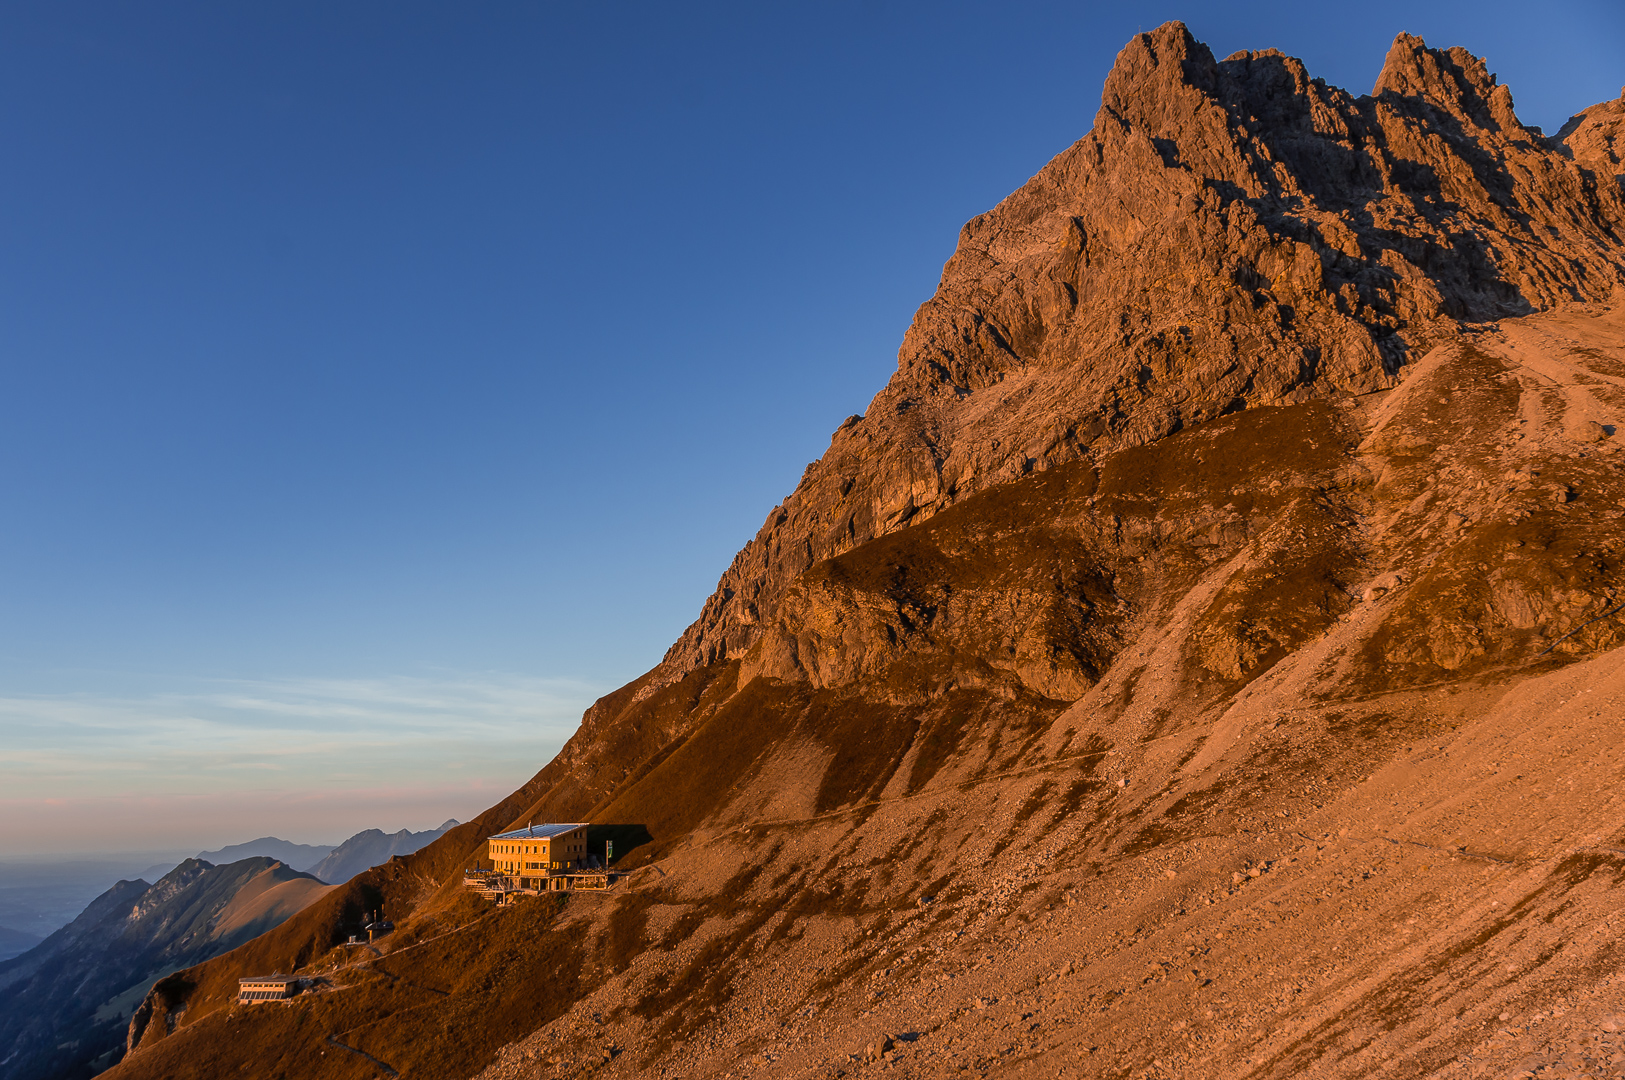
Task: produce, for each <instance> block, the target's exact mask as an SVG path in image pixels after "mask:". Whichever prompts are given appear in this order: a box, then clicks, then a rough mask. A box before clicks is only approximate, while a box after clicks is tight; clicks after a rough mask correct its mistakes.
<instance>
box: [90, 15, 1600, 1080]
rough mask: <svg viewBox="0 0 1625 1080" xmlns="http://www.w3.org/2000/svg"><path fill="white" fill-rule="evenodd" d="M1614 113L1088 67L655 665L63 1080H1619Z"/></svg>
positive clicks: (1139, 54) (1174, 65)
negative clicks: (490, 888)
mask: <svg viewBox="0 0 1625 1080" xmlns="http://www.w3.org/2000/svg"><path fill="white" fill-rule="evenodd" d="M1618 115H1619V110H1618V109H1617V108H1615V107H1614V106H1613V105H1608V106H1598V107H1596V108H1593V109H1590V110H1587V111H1586V112H1585V113H1582V114H1580V115H1579V117H1577V119H1576V120H1575V121H1574V122H1572V123H1571V124H1569V125H1567V126H1566V127H1565V128H1564V130H1563V132H1562V133H1560V135H1559V136H1554V137H1551V138H1548V137H1546V136H1545V135H1543V134H1542V133H1541V132H1539V131H1537V130H1535V129H1532V128H1527V127H1525V126H1524V125H1522V124H1521V123H1520V122H1519V121H1518V119H1517V116H1516V114H1515V111H1514V108H1513V101H1512V97H1511V95H1510V93H1509V92H1508V91H1507V89H1506V88H1505V87H1503V86H1499V85H1497V83H1496V81H1495V79H1494V77H1493V76H1492V75H1490V74H1489V72H1488V70H1487V69H1486V67H1485V64H1484V62H1483V61H1481V60H1479V59H1477V58H1475V57H1473V56H1471V55H1469V54H1468V53H1466V52H1465V51H1463V50H1460V49H1450V50H1436V49H1430V48H1427V47H1426V46H1425V45H1424V44H1423V43H1422V42H1421V41H1419V40H1417V39H1415V38H1412V37H1409V36H1406V35H1401V36H1400V37H1399V38H1398V39H1397V40H1396V41H1395V43H1394V46H1393V48H1392V50H1391V51H1390V53H1389V55H1388V58H1387V62H1386V64H1385V65H1384V68H1383V71H1382V74H1381V76H1380V77H1379V79H1378V81H1377V84H1376V87H1375V89H1374V91H1373V92H1372V93H1371V94H1369V95H1366V96H1362V97H1356V96H1354V95H1351V94H1349V93H1347V92H1345V91H1342V90H1339V89H1336V88H1334V87H1330V86H1327V85H1326V84H1325V83H1324V82H1322V81H1320V80H1317V79H1314V78H1312V77H1310V75H1309V74H1308V73H1307V72H1306V71H1305V70H1304V67H1303V65H1302V64H1301V63H1300V62H1299V61H1297V60H1295V59H1293V58H1291V57H1288V56H1284V55H1282V54H1280V53H1277V52H1274V51H1265V52H1251V53H1238V54H1236V55H1235V56H1232V57H1229V58H1227V59H1225V60H1222V61H1218V60H1215V59H1214V58H1213V56H1212V55H1211V54H1210V53H1209V51H1208V50H1207V49H1206V48H1205V47H1204V46H1202V45H1201V44H1199V43H1198V42H1196V41H1194V40H1193V39H1192V38H1191V36H1190V35H1189V34H1188V33H1187V31H1186V30H1185V28H1184V27H1183V26H1181V25H1179V24H1177V23H1170V24H1168V25H1165V26H1163V27H1161V28H1159V29H1158V30H1156V31H1155V32H1152V33H1148V34H1141V35H1138V36H1136V37H1135V38H1134V39H1133V40H1132V41H1130V42H1129V44H1128V45H1127V46H1126V47H1125V48H1124V50H1123V51H1122V53H1121V54H1120V56H1119V57H1118V61H1117V64H1116V66H1115V67H1114V69H1113V70H1112V72H1111V75H1110V77H1109V78H1108V80H1107V83H1106V87H1105V93H1104V95H1103V101H1102V105H1101V108H1100V110H1099V112H1098V113H1097V114H1096V116H1095V120H1094V126H1093V127H1092V128H1091V129H1090V131H1089V132H1088V133H1087V134H1086V135H1085V136H1084V137H1083V138H1082V139H1081V140H1080V141H1079V142H1077V143H1076V144H1074V145H1073V146H1072V147H1070V148H1069V149H1067V150H1065V151H1064V152H1063V153H1061V154H1060V155H1059V156H1058V157H1056V158H1055V159H1054V160H1053V161H1051V162H1050V163H1049V164H1048V165H1046V166H1045V167H1044V168H1043V169H1042V170H1040V171H1039V173H1038V174H1037V175H1036V176H1035V177H1033V179H1032V180H1031V181H1029V182H1028V183H1027V184H1026V185H1024V186H1023V187H1022V188H1021V189H1020V190H1019V191H1017V192H1016V193H1014V194H1013V195H1011V196H1010V197H1009V198H1007V199H1006V200H1004V201H1003V202H1002V203H1000V204H999V206H997V207H995V208H994V209H993V210H991V211H989V212H988V213H986V214H984V215H982V216H980V217H978V218H976V219H975V220H973V221H971V222H970V223H969V224H968V225H966V226H965V229H964V231H963V232H962V234H961V237H960V242H959V246H958V249H957V251H956V252H955V254H954V256H953V257H952V258H951V259H950V260H949V262H948V264H947V265H946V267H945V268H944V271H943V276H942V283H941V285H940V287H939V289H938V291H937V293H936V295H935V296H934V297H933V298H932V299H931V300H930V301H928V302H927V303H926V304H925V305H923V306H922V307H921V308H920V310H919V311H918V312H917V313H916V315H915V318H914V321H913V324H912V325H911V326H910V328H909V330H908V332H907V334H906V336H905V338H904V342H903V346H902V349H901V351H900V354H899V361H898V368H897V372H896V374H895V375H894V376H893V378H892V379H891V381H890V382H889V383H888V385H887V386H886V387H885V388H884V389H883V390H882V391H881V392H880V393H879V394H878V395H877V396H876V397H875V399H874V401H873V403H872V405H871V406H870V408H869V410H868V412H867V413H866V414H865V415H863V416H857V417H852V418H851V419H849V420H848V421H847V422H845V423H844V424H842V425H841V426H840V428H839V429H838V430H837V431H836V432H835V435H834V437H833V439H832V440H831V445H830V448H829V450H828V452H827V453H826V454H825V455H824V457H823V458H822V459H820V460H819V461H817V462H814V463H813V464H812V465H810V466H809V467H808V469H807V471H806V474H805V475H804V477H803V478H802V481H801V483H800V484H799V485H798V487H797V488H796V490H795V492H793V493H792V494H791V495H790V497H789V498H787V499H786V500H785V501H784V503H783V504H781V505H780V506H778V507H776V508H775V509H774V510H773V511H772V512H771V513H770V514H769V516H768V518H767V521H766V523H765V525H764V526H763V528H762V530H761V532H760V533H759V534H758V535H757V536H756V537H755V539H753V540H752V541H751V542H750V543H749V544H747V545H746V547H745V548H744V550H743V551H741V552H740V554H739V556H738V557H737V558H736V559H735V561H734V563H733V565H732V566H731V567H730V568H729V570H728V571H727V573H726V574H725V575H724V576H723V579H722V581H721V583H720V584H719V587H718V589H717V592H716V593H715V595H713V596H712V597H711V599H710V600H709V601H707V603H706V605H705V607H704V610H703V611H702V612H701V614H700V617H699V619H698V620H697V621H696V622H695V623H694V625H693V626H691V627H690V628H689V629H688V630H687V631H686V632H685V633H684V634H683V636H682V638H681V639H680V640H679V641H678V642H677V643H676V644H675V645H674V646H673V647H672V649H671V651H670V652H669V653H668V655H667V656H666V658H665V659H664V660H663V661H662V663H661V664H660V665H659V666H657V667H656V668H655V669H654V670H652V671H650V672H649V673H648V674H646V675H644V676H643V677H642V678H639V679H638V680H636V681H634V682H633V683H631V684H629V685H627V686H625V687H623V688H621V689H620V690H618V691H615V692H614V693H612V694H610V695H608V696H606V697H605V698H603V699H601V700H600V701H599V702H597V703H596V704H595V705H594V706H593V707H592V708H591V709H590V710H588V712H587V714H586V716H585V717H584V719H583V722H582V725H581V728H580V730H579V731H578V732H577V734H576V735H575V737H574V738H573V739H572V740H571V741H570V742H569V744H568V745H567V746H566V747H565V749H564V750H563V751H562V752H561V753H560V754H559V755H558V756H557V757H556V758H555V759H554V760H553V761H551V762H549V763H548V764H547V765H546V767H545V768H543V769H542V770H541V772H539V773H538V774H537V775H536V776H535V777H534V778H533V779H532V780H531V781H530V782H529V783H527V784H526V785H525V786H524V787H522V788H521V789H519V790H518V791H516V792H514V793H513V794H512V795H511V796H509V797H508V798H507V799H505V800H503V801H502V802H501V803H500V804H498V805H497V806H495V807H492V808H491V809H490V810H488V811H487V812H486V813H485V814H483V815H482V816H481V817H480V818H479V819H478V820H476V821H473V822H469V823H467V824H465V825H462V826H459V827H457V828H454V829H452V830H450V831H449V832H448V833H446V834H445V835H444V836H442V837H441V838H440V839H439V840H437V841H436V842H435V843H433V844H430V845H429V846H427V847H426V848H424V849H423V850H422V851H419V852H418V853H416V854H414V855H410V856H407V857H406V858H404V859H399V860H392V861H390V862H388V863H386V864H384V865H383V866H379V867H375V868H373V869H371V870H369V871H367V872H365V873H363V874H361V875H358V876H357V877H356V878H354V879H352V880H351V881H349V882H348V883H346V884H345V885H343V886H340V887H338V888H336V889H334V890H333V891H332V892H331V893H329V894H328V895H326V896H324V897H322V898H321V899H320V900H318V901H317V902H316V903H314V904H312V905H311V906H310V907H308V908H306V909H305V910H304V911H302V912H300V913H299V914H298V915H296V916H294V917H293V918H291V919H289V920H288V921H287V922H285V923H283V924H282V925H281V926H279V927H277V928H276V929H274V930H272V931H270V932H268V933H266V934H263V935H261V936H260V937H258V938H256V939H254V940H253V941H251V942H248V943H247V944H245V945H243V946H241V947H240V948H238V949H237V950H235V951H234V952H232V953H229V954H227V955H225V956H222V957H219V958H216V959H214V960H212V961H209V962H207V963H203V964H199V965H196V966H194V967H191V968H189V969H187V970H185V971H182V972H180V973H178V974H177V975H175V976H173V977H170V978H167V979H165V980H163V981H161V982H159V983H158V984H156V985H155V986H154V987H153V989H152V991H151V992H150V993H149V994H148V996H147V998H146V1000H145V1002H144V1004H143V1007H142V1009H141V1010H140V1011H139V1012H138V1013H137V1014H136V1016H135V1018H134V1020H133V1022H132V1023H131V1026H130V1032H129V1040H130V1045H131V1046H132V1047H133V1050H132V1051H131V1053H130V1054H129V1055H128V1056H127V1057H126V1059H125V1060H124V1061H123V1062H122V1063H121V1064H119V1065H118V1066H116V1067H115V1068H114V1069H113V1070H112V1072H111V1073H110V1074H109V1075H110V1076H112V1077H116V1078H118V1080H136V1078H149V1077H151V1078H158V1077H164V1078H191V1077H197V1078H203V1077H219V1076H227V1075H231V1076H237V1075H243V1076H267V1077H277V1076H285V1077H304V1076H314V1075H322V1076H333V1077H357V1078H360V1077H370V1076H375V1075H380V1074H384V1075H400V1076H403V1077H412V1078H418V1077H425V1078H427V1077H445V1078H453V1077H471V1076H479V1077H482V1078H485V1080H498V1078H513V1077H525V1078H532V1077H565V1076H578V1075H582V1074H584V1073H585V1072H588V1071H590V1072H592V1073H593V1075H595V1076H596V1075H601V1076H604V1077H618V1076H625V1077H635V1076H668V1077H672V1076H683V1077H703V1076H722V1075H733V1076H736V1077H744V1076H749V1077H803V1076H805V1077H837V1076H845V1077H851V1078H856V1077H866V1076H870V1075H878V1074H880V1073H882V1072H885V1073H888V1074H890V1075H896V1076H918V1077H936V1076H943V1075H953V1074H959V1073H963V1072H966V1071H970V1072H975V1073H983V1072H988V1071H991V1070H994V1069H995V1068H996V1069H997V1071H998V1072H999V1073H1001V1074H1004V1075H1032V1076H1044V1077H1053V1076H1091V1077H1095V1076H1101V1077H1105V1076H1111V1077H1118V1076H1121V1077H1130V1076H1158V1077H1189V1078H1193V1080H1194V1078H1211V1077H1296V1076H1304V1075H1314V1076H1324V1077H1354V1076H1369V1075H1382V1076H1385V1077H1412V1076H1416V1077H1421V1076H1439V1077H1444V1076H1451V1077H1455V1076H1461V1077H1469V1076H1504V1075H1514V1074H1515V1072H1514V1071H1515V1070H1516V1069H1527V1070H1529V1071H1533V1070H1535V1069H1537V1068H1545V1067H1547V1066H1548V1065H1551V1066H1554V1067H1558V1068H1561V1069H1571V1070H1579V1069H1585V1070H1590V1073H1591V1075H1594V1076H1604V1075H1614V1074H1617V1072H1618V1068H1617V1065H1616V1064H1615V1062H1617V1061H1618V1060H1619V1057H1618V1055H1619V1053H1620V1052H1622V1050H1625V1047H1621V1046H1620V1040H1621V1037H1622V1036H1621V1033H1622V1031H1625V1015H1622V1014H1625V983H1622V981H1621V979H1622V977H1625V955H1622V954H1621V952H1620V946H1619V944H1618V942H1619V940H1620V936H1619V934H1618V932H1617V930H1618V924H1619V921H1620V918H1621V916H1620V914H1619V905H1618V886H1619V883H1620V882H1621V881H1622V880H1625V808H1622V806H1621V803H1620V797H1619V792H1620V791H1622V790H1625V787H1622V786H1621V772H1622V770H1625V750H1622V749H1621V745H1620V740H1619V738H1618V732H1619V728H1620V723H1621V718H1622V715H1625V652H1622V651H1621V650H1620V649H1619V648H1618V646H1619V645H1620V644H1621V642H1622V636H1625V627H1622V623H1621V617H1622V608H1621V604H1622V602H1625V596H1622V595H1621V585H1622V582H1621V580H1620V569H1619V567H1620V560H1621V559H1622V558H1625V524H1622V521H1625V517H1622V514H1625V510H1622V505H1625V503H1622V499H1625V468H1622V467H1625V455H1622V454H1621V453H1620V452H1619V449H1618V447H1619V445H1620V439H1621V436H1620V435H1619V434H1618V433H1617V425H1618V424H1619V423H1620V422H1621V420H1622V419H1625V244H1622V238H1621V232H1620V230H1621V229H1622V228H1625V192H1622V190H1621V186H1620V182H1619V180H1618V172H1619V170H1618V169H1617V163H1615V162H1614V159H1613V158H1612V157H1611V156H1610V155H1611V154H1612V153H1613V149H1612V148H1613V147H1615V146H1616V145H1617V143H1616V142H1614V141H1613V140H1614V135H1613V132H1614V131H1615V130H1616V129H1615V127H1613V126H1611V125H1614V124H1616V122H1617V118H1618ZM527 821H538V822H540V821H591V822H595V823H598V827H597V829H596V831H595V839H594V843H595V844H596V843H599V842H601V841H602V840H603V839H604V838H606V837H607V836H608V835H610V833H609V829H610V827H612V826H613V827H616V828H618V829H619V830H620V831H619V832H618V833H617V834H616V835H617V837H618V839H617V841H616V854H617V864H618V866H619V868H620V869H621V870H622V871H623V872H624V873H625V875H626V876H625V877H623V879H622V880H621V882H620V883H619V884H617V885H616V887H615V888H613V889H611V890H609V891H607V892H604V893H598V894H591V893H577V894H568V895H560V894H548V895H544V896H538V897H533V898H530V899H527V900H521V901H520V902H517V903H515V904H513V905H511V906H507V907H502V908H495V907H490V906H488V905H486V904H485V903H484V902H483V901H481V900H479V899H478V898H476V897H473V896H471V895H469V894H468V893H467V892H466V891H465V890H464V889H463V887H462V885H461V871H462V870H463V868H464V867H466V866H470V865H472V864H473V863H474V862H475V861H476V860H477V859H478V858H479V857H480V856H481V854H482V853H483V848H482V838H483V837H485V836H488V835H490V834H492V833H494V832H497V831H499V830H501V829H505V828H510V827H514V826H516V825H523V824H524V823H525V822H527ZM379 907H382V908H383V909H384V910H385V911H386V912H387V914H388V917H389V918H391V919H392V920H393V921H394V922H395V924H396V925H397V927H398V929H397V931H396V932H395V933H394V934H393V935H391V936H390V937H388V938H386V939H384V940H383V941H382V942H380V943H378V944H377V946H376V947H375V948H374V949H373V950H369V951H368V952H366V953H365V954H359V953H358V952H357V950H355V949H349V950H346V949H345V948H343V947H341V946H340V945H339V943H340V942H342V941H343V940H345V935H346V934H347V933H350V932H353V927H354V926H355V925H356V923H357V920H359V919H360V918H362V917H363V915H364V913H365V912H367V911H370V910H375V909H377V908H379ZM294 969H297V970H298V971H299V972H300V974H301V975H303V976H304V977H306V978H308V979H310V980H312V982H311V984H310V987H311V988H310V989H309V990H307V991H306V992H304V993H302V994H301V995H299V996H298V997H297V998H295V999H293V1000H292V1001H291V1002H288V1003H286V1004H273V1005H255V1006H250V1007H242V1006H237V1005H234V1004H233V995H234V993H235V989H236V980H237V978H238V977H239V976H242V975H248V974H259V973H262V972H265V971H271V970H281V971H290V970H294ZM379 1063H382V1064H379ZM1610 1070H1612V1071H1610ZM1572 1074H1573V1075H1579V1073H1578V1072H1573V1073H1572Z"/></svg>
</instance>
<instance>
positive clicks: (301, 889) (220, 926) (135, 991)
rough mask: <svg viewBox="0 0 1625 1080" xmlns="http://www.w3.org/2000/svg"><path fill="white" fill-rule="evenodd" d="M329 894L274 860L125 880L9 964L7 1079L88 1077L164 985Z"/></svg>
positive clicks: (4, 1028)
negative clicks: (157, 985) (174, 974)
mask: <svg viewBox="0 0 1625 1080" xmlns="http://www.w3.org/2000/svg"><path fill="white" fill-rule="evenodd" d="M330 888H331V887H330V886H327V885H324V884H322V883H321V882H320V881H318V880H316V879H315V878H313V877H311V876H310V875H309V874H301V873H298V872H296V871H293V870H290V869H288V867H286V866H284V865H283V864H282V863H279V862H277V861H275V860H273V859H268V858H254V859H243V860H240V861H238V862H234V863H231V864H229V865H226V866H215V865H213V864H211V863H207V862H203V861H201V860H198V859H188V860H186V861H185V862H183V863H181V864H180V865H179V866H177V867H175V869H174V870H172V871H170V872H169V873H168V874H166V875H164V876H163V877H162V878H160V879H159V880H158V881H157V882H156V883H155V884H152V885H148V884H147V883H146V882H145V881H121V882H119V883H118V884H117V885H114V886H113V887H112V888H111V889H109V890H107V891H106V892H105V893H103V894H102V895H101V896H99V897H97V898H96V899H95V900H94V901H92V902H91V904H90V905H89V906H88V907H86V908H85V910H84V911H83V912H82V913H81V914H80V915H79V917H78V918H76V919H75V920H73V922H71V923H69V924H68V925H67V926H64V927H63V928H62V929H60V930H58V931H56V932H55V933H53V934H51V935H50V936H49V937H47V938H46V939H45V940H44V941H43V942H41V943H40V944H38V945H37V946H35V947H34V948H32V949H30V950H29V951H28V952H25V953H23V954H22V955H21V956H18V957H15V958H13V959H11V960H8V961H6V962H4V963H0V1075H3V1076H5V1077H7V1080H45V1078H51V1080H56V1078H63V1077H85V1076H92V1075H94V1074H95V1073H97V1072H99V1071H101V1070H102V1069H105V1068H106V1067H107V1066H108V1065H110V1064H111V1063H113V1062H114V1061H116V1060H118V1058H119V1057H120V1056H121V1055H122V1053H123V1051H124V1048H125V1046H124V1043H125V1035H126V1033H127V1030H128V1028H129V1023H130V1017H131V1015H132V1013H134V1012H135V1010H136V1009H137V1007H138V1006H140V1004H141V1003H142V1001H143V999H144V998H145V996H146V993H147V989H148V988H149V987H150V986H151V985H152V984H153V982H154V981H155V980H157V979H158V978H159V977H160V976H163V975H165V974H167V973H169V972H171V971H174V970H176V969H178V968H184V967H187V966H188V965H191V964H196V963H198V962H199V961H202V960H207V959H208V958H210V957H212V956H218V955H219V954H221V953H224V952H227V951H229V950H231V949H233V948H236V947H237V946H238V945H241V944H242V943H243V942H245V941H248V940H249V939H251V938H253V937H256V936H257V935H259V934H261V933H264V932H265V931H266V930H269V929H270V928H272V927H274V926H276V925H278V924H279V923H281V922H282V921H283V920H285V919H287V918H288V917H289V916H291V915H293V914H294V913H295V912H297V911H299V910H300V909H301V908H303V907H305V906H306V905H307V904H309V903H311V902H312V901H313V900H315V899H317V898H319V897H320V896H322V895H323V894H324V893H326V892H327V891H328V890H329V889H330Z"/></svg>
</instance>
